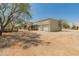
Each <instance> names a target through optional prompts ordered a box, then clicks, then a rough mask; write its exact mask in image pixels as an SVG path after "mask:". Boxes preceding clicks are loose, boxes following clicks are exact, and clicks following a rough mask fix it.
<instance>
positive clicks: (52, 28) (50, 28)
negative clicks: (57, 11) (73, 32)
mask: <svg viewBox="0 0 79 59" xmlns="http://www.w3.org/2000/svg"><path fill="white" fill-rule="evenodd" d="M55 22H56V23H57V22H58V21H57V20H56V21H55V20H50V19H49V20H44V21H40V22H37V23H36V24H37V25H39V29H40V30H41V31H42V30H43V26H44V25H47V26H48V31H55V30H56V31H57V30H60V28H59V27H60V26H59V25H58V26H55V25H53V24H54V23H55Z"/></svg>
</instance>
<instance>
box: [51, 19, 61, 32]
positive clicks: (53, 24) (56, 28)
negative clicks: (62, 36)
mask: <svg viewBox="0 0 79 59" xmlns="http://www.w3.org/2000/svg"><path fill="white" fill-rule="evenodd" d="M50 29H51V30H50V31H60V25H59V22H58V21H57V20H56V21H55V20H54V21H53V20H51V21H50Z"/></svg>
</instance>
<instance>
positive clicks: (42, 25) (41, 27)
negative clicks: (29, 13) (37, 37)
mask: <svg viewBox="0 0 79 59" xmlns="http://www.w3.org/2000/svg"><path fill="white" fill-rule="evenodd" d="M37 24H38V25H39V30H40V31H44V26H45V25H47V26H48V31H50V21H49V20H46V21H41V22H38V23H37Z"/></svg>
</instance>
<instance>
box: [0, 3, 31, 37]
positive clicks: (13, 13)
mask: <svg viewBox="0 0 79 59" xmlns="http://www.w3.org/2000/svg"><path fill="white" fill-rule="evenodd" d="M29 10H30V5H29V4H28V3H26V4H25V3H1V4H0V27H1V30H0V36H1V35H2V32H3V31H4V29H5V27H6V26H7V25H8V24H9V23H12V22H14V23H15V22H16V20H18V18H21V19H26V18H31V15H30V11H29Z"/></svg>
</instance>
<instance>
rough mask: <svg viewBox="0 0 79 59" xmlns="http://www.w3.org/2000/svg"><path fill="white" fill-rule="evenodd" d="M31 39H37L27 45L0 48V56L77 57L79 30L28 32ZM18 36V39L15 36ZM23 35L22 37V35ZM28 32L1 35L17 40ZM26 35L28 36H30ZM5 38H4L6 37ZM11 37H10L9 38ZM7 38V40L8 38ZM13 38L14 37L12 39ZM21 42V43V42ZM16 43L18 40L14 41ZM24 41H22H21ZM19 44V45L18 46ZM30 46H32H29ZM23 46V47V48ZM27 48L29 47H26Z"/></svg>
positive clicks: (17, 44) (24, 37)
mask: <svg viewBox="0 0 79 59" xmlns="http://www.w3.org/2000/svg"><path fill="white" fill-rule="evenodd" d="M30 33H31V34H30V35H31V39H32V40H34V39H35V37H37V39H35V40H37V41H34V42H35V43H34V42H29V44H23V46H21V45H22V43H16V44H14V45H12V46H9V47H2V48H0V55H7V56H8V55H9V56H10V55H14V56H15V55H18V56H20V55H23V56H26V55H27V56H31V55H32V56H37V55H39V56H41V55H42V56H46V55H50V56H54V55H55V56H61V55H65V56H66V55H67V56H73V55H76V56H77V55H79V30H63V31H60V32H45V31H30ZM17 34H18V35H19V37H18V36H17ZM23 34H24V35H23ZM27 34H28V31H22V32H19V33H17V32H15V33H7V34H6V33H3V36H5V35H8V36H9V35H12V36H13V35H15V36H16V39H19V38H20V36H21V35H22V40H23V39H26V36H27ZM25 35H26V36H25ZM30 35H28V36H30ZM8 36H6V37H8ZM10 37H11V36H10ZM10 37H8V38H10ZM14 38H15V37H14ZM22 40H21V42H22ZM16 41H17V42H18V40H16ZM23 41H24V40H23ZM20 44H21V45H20ZM31 44H32V45H31ZM24 45H25V46H24ZM28 46H29V47H28Z"/></svg>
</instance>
